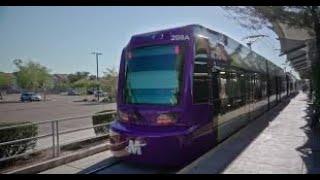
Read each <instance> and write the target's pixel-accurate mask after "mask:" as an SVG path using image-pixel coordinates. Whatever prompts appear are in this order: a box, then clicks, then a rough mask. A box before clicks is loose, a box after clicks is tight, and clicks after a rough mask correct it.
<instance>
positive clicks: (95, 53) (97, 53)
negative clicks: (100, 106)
mask: <svg viewBox="0 0 320 180" xmlns="http://www.w3.org/2000/svg"><path fill="white" fill-rule="evenodd" d="M91 54H94V55H96V62H97V93H98V102H99V96H100V92H99V91H100V90H99V89H100V85H99V69H98V66H99V60H98V56H99V55H102V53H99V52H92V53H91Z"/></svg>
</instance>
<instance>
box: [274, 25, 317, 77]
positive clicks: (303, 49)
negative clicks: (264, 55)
mask: <svg viewBox="0 0 320 180" xmlns="http://www.w3.org/2000/svg"><path fill="white" fill-rule="evenodd" d="M273 28H274V29H273V30H274V31H275V33H276V34H277V35H278V37H279V40H280V45H281V53H280V56H282V55H287V62H289V63H290V65H291V67H292V68H293V69H294V70H295V71H297V73H299V75H300V78H301V79H310V75H311V59H312V57H313V56H312V54H311V52H314V51H315V50H314V49H315V41H314V38H313V37H312V36H310V35H309V33H308V31H307V30H305V29H298V28H293V27H289V26H288V25H286V24H282V23H278V22H274V23H273Z"/></svg>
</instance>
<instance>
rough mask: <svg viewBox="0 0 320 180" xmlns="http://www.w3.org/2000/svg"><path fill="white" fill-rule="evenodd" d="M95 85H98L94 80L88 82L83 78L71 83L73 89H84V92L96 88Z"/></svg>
mask: <svg viewBox="0 0 320 180" xmlns="http://www.w3.org/2000/svg"><path fill="white" fill-rule="evenodd" d="M97 85H98V83H97V81H96V80H89V79H85V78H83V79H79V80H78V81H76V82H73V83H72V87H73V88H84V89H85V90H86V91H87V90H88V89H89V88H94V87H97Z"/></svg>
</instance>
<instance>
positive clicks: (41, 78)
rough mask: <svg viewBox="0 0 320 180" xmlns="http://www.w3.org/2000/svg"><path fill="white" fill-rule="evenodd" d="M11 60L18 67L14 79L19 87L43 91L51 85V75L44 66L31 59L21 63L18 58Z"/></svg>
mask: <svg viewBox="0 0 320 180" xmlns="http://www.w3.org/2000/svg"><path fill="white" fill-rule="evenodd" d="M13 62H14V64H15V65H16V66H17V68H18V72H17V73H16V81H17V84H18V86H19V87H20V88H22V89H24V90H28V91H40V90H41V91H43V92H44V93H45V92H46V90H47V89H48V88H51V87H52V77H51V75H50V74H49V70H48V69H47V68H46V67H45V66H42V65H41V64H39V63H36V62H33V61H29V62H27V63H23V61H22V60H20V59H16V60H14V61H13ZM45 98H46V97H45V94H44V99H45Z"/></svg>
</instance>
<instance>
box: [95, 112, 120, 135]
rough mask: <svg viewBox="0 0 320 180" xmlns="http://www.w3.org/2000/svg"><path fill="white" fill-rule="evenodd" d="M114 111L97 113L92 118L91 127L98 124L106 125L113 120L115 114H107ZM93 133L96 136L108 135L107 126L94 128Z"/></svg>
mask: <svg viewBox="0 0 320 180" xmlns="http://www.w3.org/2000/svg"><path fill="white" fill-rule="evenodd" d="M111 111H114V110H104V111H101V112H97V113H96V114H94V115H93V116H92V124H93V125H98V124H103V123H108V122H111V121H113V120H114V118H115V116H116V115H115V114H108V113H109V112H111ZM94 132H95V133H96V135H99V134H106V133H108V128H107V126H106V125H105V126H99V127H94Z"/></svg>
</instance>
